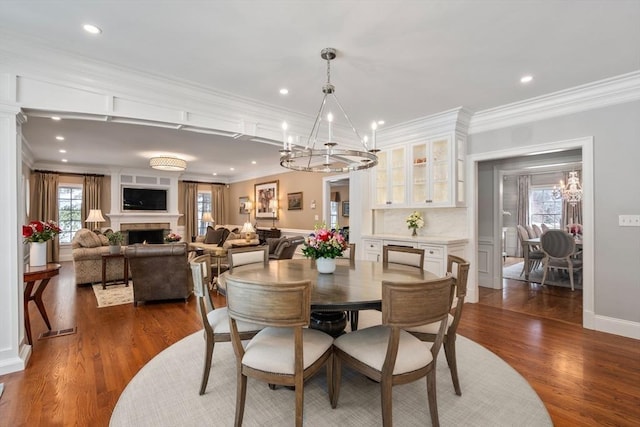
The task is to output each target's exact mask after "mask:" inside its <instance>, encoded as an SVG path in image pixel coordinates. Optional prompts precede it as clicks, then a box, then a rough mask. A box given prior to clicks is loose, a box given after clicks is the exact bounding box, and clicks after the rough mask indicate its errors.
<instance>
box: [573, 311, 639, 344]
mask: <svg viewBox="0 0 640 427" xmlns="http://www.w3.org/2000/svg"><path fill="white" fill-rule="evenodd" d="M593 326H594V328H593V329H595V330H596V331H600V332H606V333H609V334H614V335H620V336H623V337H627V338H633V339H636V340H640V323H638V322H632V321H630V320H623V319H616V318H615V317H607V316H600V315H597V314H596V315H595V316H594V317H593ZM585 327H586V325H585Z"/></svg>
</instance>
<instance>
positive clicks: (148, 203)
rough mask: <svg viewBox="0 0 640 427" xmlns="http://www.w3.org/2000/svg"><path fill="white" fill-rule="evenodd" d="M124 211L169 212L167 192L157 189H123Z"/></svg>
mask: <svg viewBox="0 0 640 427" xmlns="http://www.w3.org/2000/svg"><path fill="white" fill-rule="evenodd" d="M122 210H123V211H161V212H166V211H167V190H163V189H156V188H136V187H123V188H122Z"/></svg>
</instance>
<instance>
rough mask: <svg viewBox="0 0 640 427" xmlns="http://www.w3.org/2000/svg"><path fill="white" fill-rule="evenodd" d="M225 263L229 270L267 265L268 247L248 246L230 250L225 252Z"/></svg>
mask: <svg viewBox="0 0 640 427" xmlns="http://www.w3.org/2000/svg"><path fill="white" fill-rule="evenodd" d="M227 261H228V264H229V270H230V271H233V269H234V267H240V266H241V265H247V264H259V263H262V264H264V265H267V264H269V247H268V246H266V245H265V246H249V247H246V248H231V249H229V250H227Z"/></svg>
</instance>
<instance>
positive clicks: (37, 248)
mask: <svg viewBox="0 0 640 427" xmlns="http://www.w3.org/2000/svg"><path fill="white" fill-rule="evenodd" d="M29 265H30V266H31V267H41V266H43V265H47V242H31V243H30V245H29Z"/></svg>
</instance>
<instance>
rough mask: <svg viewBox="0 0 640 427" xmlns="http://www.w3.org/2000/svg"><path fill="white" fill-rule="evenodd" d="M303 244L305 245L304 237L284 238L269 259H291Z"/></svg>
mask: <svg viewBox="0 0 640 427" xmlns="http://www.w3.org/2000/svg"><path fill="white" fill-rule="evenodd" d="M267 240H269V239H267ZM302 243H304V236H293V237H282V238H280V239H279V241H278V244H277V246H276V248H275V250H274V251H273V253H270V254H269V259H291V258H293V254H295V252H296V249H297V248H298V246H299V245H300V244H302Z"/></svg>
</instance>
